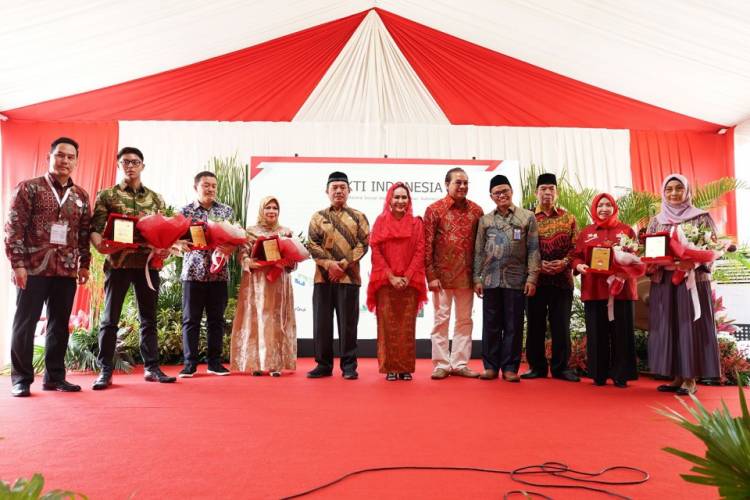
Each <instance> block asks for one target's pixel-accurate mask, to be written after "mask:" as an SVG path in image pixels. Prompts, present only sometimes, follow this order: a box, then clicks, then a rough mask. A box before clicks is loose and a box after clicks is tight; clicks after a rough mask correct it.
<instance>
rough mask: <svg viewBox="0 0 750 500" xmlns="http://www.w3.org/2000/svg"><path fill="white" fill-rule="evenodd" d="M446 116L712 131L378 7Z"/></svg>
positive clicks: (460, 120)
mask: <svg viewBox="0 0 750 500" xmlns="http://www.w3.org/2000/svg"><path fill="white" fill-rule="evenodd" d="M376 10H377V12H378V14H379V15H380V17H381V19H382V20H383V23H384V24H385V26H386V27H387V28H388V31H389V32H390V34H391V36H392V37H393V39H394V40H395V42H396V44H398V46H399V48H400V49H401V51H402V52H403V54H404V56H406V59H407V60H408V61H409V63H410V64H411V65H412V67H413V68H414V70H415V71H416V72H417V75H419V78H421V80H422V81H423V82H424V84H425V86H426V87H427V89H428V90H429V91H430V93H431V94H432V96H433V97H434V98H435V100H436V101H437V103H438V104H439V105H440V107H441V108H442V109H443V111H444V112H445V115H446V116H447V117H448V119H449V120H450V122H451V123H453V124H460V125H464V124H466V125H512V126H538V127H544V126H551V127H593V128H624V129H627V128H635V129H651V130H701V131H716V130H718V129H719V128H721V127H720V126H719V125H716V124H714V123H709V122H705V121H702V120H698V119H695V118H691V117H688V116H685V115H681V114H679V113H674V112H672V111H667V110H665V109H662V108H659V107H656V106H652V105H650V104H646V103H643V102H640V101H636V100H635V99H630V98H628V97H623V96H621V95H618V94H614V93H612V92H608V91H606V90H603V89H600V88H597V87H594V86H592V85H588V84H585V83H583V82H579V81H577V80H573V79H571V78H567V77H564V76H562V75H559V74H557V73H553V72H551V71H547V70H545V69H542V68H539V67H537V66H534V65H531V64H528V63H525V62H523V61H519V60H518V59H514V58H512V57H508V56H506V55H503V54H500V53H498V52H494V51H492V50H489V49H486V48H484V47H481V46H479V45H475V44H473V43H469V42H467V41H464V40H461V39H460V38H456V37H454V36H451V35H448V34H446V33H443V32H440V31H437V30H435V29H432V28H429V27H427V26H424V25H421V24H418V23H415V22H414V21H410V20H408V19H405V18H403V17H400V16H397V15H395V14H392V13H390V12H387V11H384V10H381V9H376Z"/></svg>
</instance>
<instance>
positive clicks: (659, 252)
mask: <svg viewBox="0 0 750 500" xmlns="http://www.w3.org/2000/svg"><path fill="white" fill-rule="evenodd" d="M641 261H642V262H645V263H651V264H671V263H672V262H674V258H673V257H672V255H671V251H670V248H669V233H652V234H647V235H645V237H644V243H643V257H642V258H641Z"/></svg>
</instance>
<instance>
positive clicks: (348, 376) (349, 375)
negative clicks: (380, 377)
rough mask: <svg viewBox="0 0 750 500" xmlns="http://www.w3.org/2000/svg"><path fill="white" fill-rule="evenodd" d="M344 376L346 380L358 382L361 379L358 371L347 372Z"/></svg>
mask: <svg viewBox="0 0 750 500" xmlns="http://www.w3.org/2000/svg"><path fill="white" fill-rule="evenodd" d="M342 376H343V377H344V380H357V379H358V378H359V374H358V373H357V370H347V371H345V372H344V373H343V374H342Z"/></svg>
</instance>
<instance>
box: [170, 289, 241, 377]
mask: <svg viewBox="0 0 750 500" xmlns="http://www.w3.org/2000/svg"><path fill="white" fill-rule="evenodd" d="M228 297H229V290H228V289H227V282H226V281H183V282H182V347H183V350H184V352H185V366H188V365H191V366H195V365H197V364H198V339H199V338H200V332H201V318H203V310H204V309H205V311H206V340H207V342H208V353H207V356H206V357H207V359H206V360H207V361H208V365H209V366H214V365H217V364H219V363H221V351H222V348H223V342H222V341H223V339H224V310H225V309H226V308H227V299H228Z"/></svg>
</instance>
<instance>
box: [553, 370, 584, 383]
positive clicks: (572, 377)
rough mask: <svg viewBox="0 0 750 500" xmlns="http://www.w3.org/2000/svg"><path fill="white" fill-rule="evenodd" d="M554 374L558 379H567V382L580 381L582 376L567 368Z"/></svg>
mask: <svg viewBox="0 0 750 500" xmlns="http://www.w3.org/2000/svg"><path fill="white" fill-rule="evenodd" d="M552 376H553V377H554V378H556V379H558V380H565V381H567V382H580V381H581V378H580V377H579V376H578V375H576V374H575V373H573V372H571V371H569V370H566V371H564V372H561V373H553V374H552Z"/></svg>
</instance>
